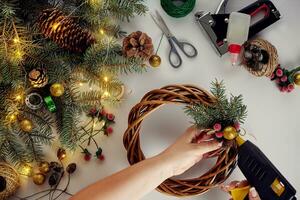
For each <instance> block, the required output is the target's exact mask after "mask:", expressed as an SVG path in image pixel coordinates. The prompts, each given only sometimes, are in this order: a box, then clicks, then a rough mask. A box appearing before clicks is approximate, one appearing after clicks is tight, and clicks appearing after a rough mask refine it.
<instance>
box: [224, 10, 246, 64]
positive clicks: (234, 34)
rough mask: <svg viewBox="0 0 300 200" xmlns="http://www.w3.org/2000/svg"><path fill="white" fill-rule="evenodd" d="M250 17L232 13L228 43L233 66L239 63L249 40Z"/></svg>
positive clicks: (229, 22)
mask: <svg viewBox="0 0 300 200" xmlns="http://www.w3.org/2000/svg"><path fill="white" fill-rule="evenodd" d="M250 20H251V17H250V15H247V14H243V13H238V12H232V13H231V14H230V16H229V20H228V29H227V42H228V51H229V53H230V56H231V63H232V65H236V64H237V63H238V58H239V54H240V52H241V47H242V45H243V44H244V42H246V41H247V40H248V34H249V27H250Z"/></svg>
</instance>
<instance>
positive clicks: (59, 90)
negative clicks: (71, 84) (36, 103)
mask: <svg viewBox="0 0 300 200" xmlns="http://www.w3.org/2000/svg"><path fill="white" fill-rule="evenodd" d="M64 92H65V88H64V86H63V85H62V84H61V83H54V84H52V85H51V87H50V93H51V94H52V96H55V97H60V96H61V95H63V93H64Z"/></svg>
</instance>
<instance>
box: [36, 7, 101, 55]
mask: <svg viewBox="0 0 300 200" xmlns="http://www.w3.org/2000/svg"><path fill="white" fill-rule="evenodd" d="M38 25H39V28H40V30H41V31H42V33H43V34H44V36H45V37H46V38H50V39H51V40H53V41H54V42H55V43H56V44H58V45H59V46H60V47H61V48H64V49H67V50H70V51H73V52H78V53H80V52H84V51H85V50H86V49H87V48H88V47H89V46H90V45H91V44H93V43H95V38H94V37H93V36H92V35H91V33H90V32H89V31H88V30H86V29H83V28H81V27H80V26H79V25H78V24H76V23H75V22H74V20H73V19H72V18H70V17H69V16H64V15H63V12H62V11H60V10H59V9H57V8H49V9H45V10H43V11H42V12H41V14H40V16H39V18H38Z"/></svg>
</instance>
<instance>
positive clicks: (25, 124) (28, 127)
mask: <svg viewBox="0 0 300 200" xmlns="http://www.w3.org/2000/svg"><path fill="white" fill-rule="evenodd" d="M20 128H21V130H22V131H24V132H31V131H32V129H33V124H32V121H31V120H29V119H23V120H22V121H21V122H20Z"/></svg>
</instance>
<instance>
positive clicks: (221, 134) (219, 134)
mask: <svg viewBox="0 0 300 200" xmlns="http://www.w3.org/2000/svg"><path fill="white" fill-rule="evenodd" d="M215 135H216V137H217V138H222V137H223V135H224V134H223V132H217V133H216V134H215Z"/></svg>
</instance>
